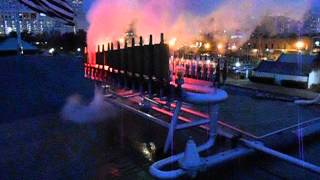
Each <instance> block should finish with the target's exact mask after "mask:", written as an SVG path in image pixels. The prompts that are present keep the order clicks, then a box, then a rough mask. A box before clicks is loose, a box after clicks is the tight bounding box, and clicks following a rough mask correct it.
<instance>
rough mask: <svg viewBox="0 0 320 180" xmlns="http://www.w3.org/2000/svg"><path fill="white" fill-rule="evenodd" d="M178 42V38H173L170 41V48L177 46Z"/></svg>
mask: <svg viewBox="0 0 320 180" xmlns="http://www.w3.org/2000/svg"><path fill="white" fill-rule="evenodd" d="M176 42H177V38H172V39H170V41H169V46H170V47H173V46H175V45H176Z"/></svg>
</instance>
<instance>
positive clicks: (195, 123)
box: [176, 119, 210, 130]
mask: <svg viewBox="0 0 320 180" xmlns="http://www.w3.org/2000/svg"><path fill="white" fill-rule="evenodd" d="M209 122H210V120H207V119H204V120H197V121H193V122H190V123H183V124H179V125H178V126H177V128H176V129H177V130H182V129H187V128H191V127H196V126H201V125H204V124H208V123H209Z"/></svg>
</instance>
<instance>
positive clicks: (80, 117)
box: [61, 89, 117, 124]
mask: <svg viewBox="0 0 320 180" xmlns="http://www.w3.org/2000/svg"><path fill="white" fill-rule="evenodd" d="M116 113H117V110H116V109H115V108H114V107H113V106H111V104H109V103H107V102H106V101H104V96H103V93H102V91H101V90H100V89H96V90H95V95H94V98H93V100H92V101H91V102H90V103H89V104H86V103H84V102H83V100H82V97H81V96H80V95H73V96H71V97H69V98H68V99H67V102H66V104H65V105H64V107H63V109H62V111H61V117H62V119H63V120H67V121H72V122H75V123H80V124H82V123H94V122H100V121H104V120H107V119H108V118H113V117H115V116H116Z"/></svg>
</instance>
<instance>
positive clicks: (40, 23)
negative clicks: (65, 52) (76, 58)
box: [0, 0, 87, 35]
mask: <svg viewBox="0 0 320 180" xmlns="http://www.w3.org/2000/svg"><path fill="white" fill-rule="evenodd" d="M70 4H71V6H72V7H73V8H74V11H75V13H76V17H75V24H76V30H77V29H86V26H87V24H86V21H85V20H84V19H85V14H84V11H83V9H82V0H70ZM17 21H19V22H17ZM17 24H19V28H20V31H21V32H23V31H27V32H28V33H33V34H38V33H44V32H52V31H60V32H72V31H74V27H71V26H68V25H65V24H64V23H63V22H62V21H61V20H58V19H55V18H51V17H48V16H46V15H45V14H42V13H37V12H34V11H32V10H31V9H29V8H27V7H26V6H24V5H23V4H21V3H20V2H19V1H17V0H0V35H6V34H9V33H10V32H12V31H14V32H17V31H18V27H17Z"/></svg>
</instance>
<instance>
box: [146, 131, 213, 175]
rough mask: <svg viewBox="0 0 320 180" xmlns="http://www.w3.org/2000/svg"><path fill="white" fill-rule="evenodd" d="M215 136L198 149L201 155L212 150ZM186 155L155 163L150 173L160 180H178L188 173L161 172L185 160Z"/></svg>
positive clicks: (178, 155)
mask: <svg viewBox="0 0 320 180" xmlns="http://www.w3.org/2000/svg"><path fill="white" fill-rule="evenodd" d="M215 137H216V136H215V135H214V136H211V137H210V138H209V139H208V141H207V142H206V143H204V144H202V145H200V146H198V147H197V151H198V152H199V153H200V152H202V151H205V150H208V149H209V148H211V147H212V146H213V145H214V143H215ZM183 155H184V153H179V154H177V155H173V156H170V157H167V158H165V159H162V160H160V161H157V162H155V163H153V164H152V165H151V166H150V167H149V172H150V174H152V175H153V176H154V177H157V178H160V179H175V178H178V177H180V176H182V175H184V174H185V173H186V171H184V170H182V169H175V170H169V171H164V170H161V169H162V168H163V167H165V166H167V165H169V164H173V163H175V162H177V161H178V160H179V159H181V158H183Z"/></svg>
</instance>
